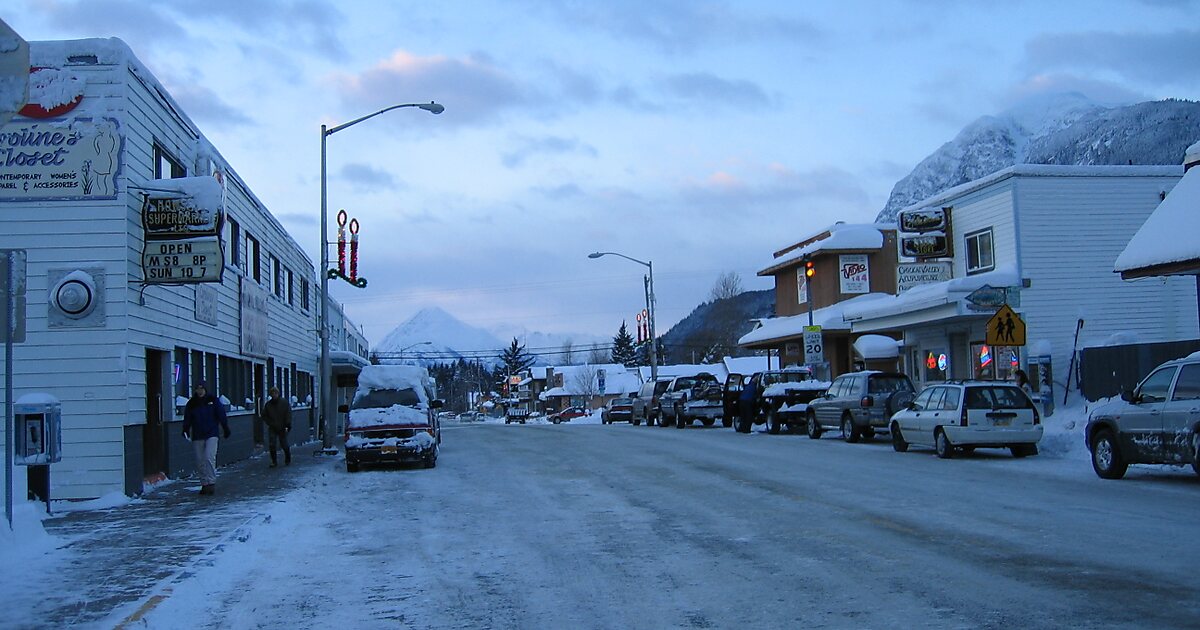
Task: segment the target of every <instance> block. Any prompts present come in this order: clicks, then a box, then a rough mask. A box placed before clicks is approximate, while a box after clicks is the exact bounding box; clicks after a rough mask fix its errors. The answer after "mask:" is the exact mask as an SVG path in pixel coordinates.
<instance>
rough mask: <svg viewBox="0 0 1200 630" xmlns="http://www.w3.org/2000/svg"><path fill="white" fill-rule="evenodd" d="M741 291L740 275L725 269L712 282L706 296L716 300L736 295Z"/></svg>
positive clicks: (713, 300)
mask: <svg viewBox="0 0 1200 630" xmlns="http://www.w3.org/2000/svg"><path fill="white" fill-rule="evenodd" d="M741 293H742V277H741V276H739V275H738V273H737V272H736V271H725V272H722V273H721V275H719V276H717V281H716V282H714V283H713V287H712V291H711V292H710V293H709V294H708V297H709V300H710V301H712V302H716V301H718V300H724V299H726V298H731V297H736V296H738V295H740V294H741Z"/></svg>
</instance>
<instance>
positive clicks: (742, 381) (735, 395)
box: [721, 374, 753, 429]
mask: <svg viewBox="0 0 1200 630" xmlns="http://www.w3.org/2000/svg"><path fill="white" fill-rule="evenodd" d="M752 376H753V375H752V374H730V375H729V376H726V377H725V386H724V387H723V388H722V391H721V407H722V409H721V412H722V415H721V424H723V425H724V426H727V427H730V426H732V427H734V428H735V429H736V428H737V419H738V418H739V417H740V416H741V413H742V409H741V396H742V391H743V390H744V389H745V387H746V385H747V384H748V383H749V382H750V378H751V377H752Z"/></svg>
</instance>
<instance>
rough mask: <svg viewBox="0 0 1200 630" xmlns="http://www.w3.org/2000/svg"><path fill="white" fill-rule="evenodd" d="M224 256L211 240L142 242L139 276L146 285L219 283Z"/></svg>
mask: <svg viewBox="0 0 1200 630" xmlns="http://www.w3.org/2000/svg"><path fill="white" fill-rule="evenodd" d="M224 261H225V256H224V255H223V254H222V253H221V241H220V240H219V239H218V238H217V237H215V236H206V237H202V238H191V239H172V240H169V241H168V240H164V241H150V240H148V241H146V247H145V249H144V250H143V252H142V272H143V273H144V274H145V282H146V283H147V284H182V283H189V284H190V283H193V282H220V281H221V272H222V271H224V267H225V265H224Z"/></svg>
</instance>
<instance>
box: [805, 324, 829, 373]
mask: <svg viewBox="0 0 1200 630" xmlns="http://www.w3.org/2000/svg"><path fill="white" fill-rule="evenodd" d="M812 328H815V329H816V330H810V329H812ZM824 361H825V346H824V344H823V343H822V342H821V327H820V326H805V327H804V362H805V363H809V364H812V363H823V362H824Z"/></svg>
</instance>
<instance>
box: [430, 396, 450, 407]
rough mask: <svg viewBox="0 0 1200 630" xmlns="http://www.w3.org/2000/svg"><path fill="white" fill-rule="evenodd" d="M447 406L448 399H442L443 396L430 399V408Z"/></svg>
mask: <svg viewBox="0 0 1200 630" xmlns="http://www.w3.org/2000/svg"><path fill="white" fill-rule="evenodd" d="M445 406H446V401H444V400H442V399H441V398H435V399H433V400H431V401H429V408H430V409H441V408H442V407H445Z"/></svg>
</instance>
